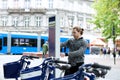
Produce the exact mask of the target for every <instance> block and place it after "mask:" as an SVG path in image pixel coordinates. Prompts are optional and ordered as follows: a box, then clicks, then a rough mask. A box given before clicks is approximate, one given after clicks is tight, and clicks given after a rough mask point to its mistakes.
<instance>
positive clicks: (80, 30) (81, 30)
mask: <svg viewBox="0 0 120 80" xmlns="http://www.w3.org/2000/svg"><path fill="white" fill-rule="evenodd" d="M73 29H76V31H78V32H80V34H81V35H82V34H83V31H84V29H83V28H81V27H79V26H75V27H73Z"/></svg>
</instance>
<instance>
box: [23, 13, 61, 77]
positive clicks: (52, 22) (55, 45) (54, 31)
mask: <svg viewBox="0 0 120 80" xmlns="http://www.w3.org/2000/svg"><path fill="white" fill-rule="evenodd" d="M59 17H60V15H59V14H57V15H53V16H50V17H49V19H48V21H49V36H48V45H49V50H48V54H46V55H45V58H47V57H55V58H60V25H59V23H60V18H59ZM23 55H26V56H36V57H40V58H42V53H41V52H24V53H23ZM57 72H58V70H55V71H54V74H55V73H57ZM55 76H59V75H58V74H55Z"/></svg>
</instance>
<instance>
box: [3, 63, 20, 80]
mask: <svg viewBox="0 0 120 80" xmlns="http://www.w3.org/2000/svg"><path fill="white" fill-rule="evenodd" d="M21 69H22V64H21V62H20V61H15V62H10V63H5V64H3V71H4V78H18V77H19V76H20V70H21Z"/></svg>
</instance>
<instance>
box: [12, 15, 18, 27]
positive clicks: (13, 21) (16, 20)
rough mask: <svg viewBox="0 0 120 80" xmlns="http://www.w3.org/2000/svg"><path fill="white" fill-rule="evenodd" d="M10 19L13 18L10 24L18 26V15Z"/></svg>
mask: <svg viewBox="0 0 120 80" xmlns="http://www.w3.org/2000/svg"><path fill="white" fill-rule="evenodd" d="M12 19H13V20H12V25H13V26H15V27H16V26H18V19H19V18H18V16H14V17H13V18H12Z"/></svg>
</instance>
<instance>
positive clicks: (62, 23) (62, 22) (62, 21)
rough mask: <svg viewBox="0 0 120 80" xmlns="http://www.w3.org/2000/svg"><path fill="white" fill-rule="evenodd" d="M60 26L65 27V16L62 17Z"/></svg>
mask: <svg viewBox="0 0 120 80" xmlns="http://www.w3.org/2000/svg"><path fill="white" fill-rule="evenodd" d="M60 26H61V27H65V26H64V18H63V17H62V18H61V19H60Z"/></svg>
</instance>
